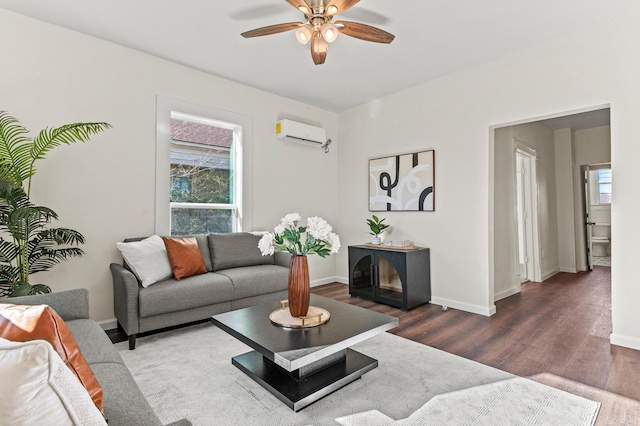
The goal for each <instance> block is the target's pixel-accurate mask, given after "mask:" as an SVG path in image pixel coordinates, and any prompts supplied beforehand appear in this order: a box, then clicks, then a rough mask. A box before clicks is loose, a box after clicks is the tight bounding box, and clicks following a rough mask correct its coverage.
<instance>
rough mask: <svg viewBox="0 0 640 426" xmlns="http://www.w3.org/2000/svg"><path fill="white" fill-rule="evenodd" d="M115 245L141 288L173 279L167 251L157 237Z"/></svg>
mask: <svg viewBox="0 0 640 426" xmlns="http://www.w3.org/2000/svg"><path fill="white" fill-rule="evenodd" d="M116 245H117V246H118V250H120V253H122V257H123V258H124V260H125V261H126V262H127V264H129V267H130V268H131V271H133V273H134V274H135V276H136V277H138V279H139V280H140V282H141V283H142V287H149V286H150V285H151V284H155V283H157V282H158V281H162V280H166V279H169V278H171V277H173V271H172V270H171V264H170V263H169V258H168V257H167V249H166V247H165V246H164V241H162V238H160V237H159V236H157V235H152V236H151V237H149V238H145V239H144V240H142V241H134V242H131V243H117V244H116Z"/></svg>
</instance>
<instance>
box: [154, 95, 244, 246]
mask: <svg viewBox="0 0 640 426" xmlns="http://www.w3.org/2000/svg"><path fill="white" fill-rule="evenodd" d="M156 125H157V129H156V182H155V185H156V191H155V193H156V197H155V205H156V208H155V220H156V222H155V232H156V234H158V235H191V234H201V233H210V232H236V231H242V230H243V229H245V230H246V229H252V220H251V219H252V217H251V213H252V208H251V205H252V200H251V197H250V195H251V193H252V189H251V182H252V176H251V174H252V170H251V167H250V165H251V161H252V159H251V155H252V147H251V145H252V143H251V142H252V133H253V131H252V120H251V117H248V116H246V115H241V114H237V113H234V112H229V111H225V110H221V109H217V108H213V107H209V106H205V105H198V104H193V103H190V102H185V101H180V100H177V99H172V98H166V97H163V96H158V98H157V110H156Z"/></svg>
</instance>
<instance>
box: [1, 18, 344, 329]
mask: <svg viewBox="0 0 640 426" xmlns="http://www.w3.org/2000/svg"><path fill="white" fill-rule="evenodd" d="M0 39H1V40H3V41H4V42H3V58H4V60H3V63H2V66H1V67H0V82H1V83H0V109H2V110H6V111H9V113H10V114H12V115H14V116H15V117H17V118H18V119H19V120H20V121H21V122H22V123H23V124H24V125H25V126H26V127H27V128H28V129H30V130H31V131H32V135H33V136H35V134H34V133H35V132H36V131H38V130H40V129H41V128H44V127H45V126H56V125H61V124H66V123H72V122H77V121H106V122H109V123H111V124H112V125H113V127H114V128H113V129H111V130H109V131H107V132H105V133H104V134H101V135H99V136H96V137H94V138H92V140H91V141H90V142H89V143H87V144H78V145H74V146H64V147H60V148H57V149H55V150H54V151H52V152H51V153H50V154H49V155H48V156H47V158H46V159H45V160H44V161H42V162H40V164H39V169H38V173H37V174H36V176H35V177H34V181H33V183H34V188H33V190H32V198H33V200H34V201H35V202H36V203H38V204H42V205H46V206H48V207H51V208H53V209H54V210H55V211H56V212H57V213H58V214H59V215H60V219H61V220H60V222H59V225H60V226H67V227H71V228H73V229H77V230H78V231H80V232H82V233H83V234H84V235H85V237H86V240H87V242H86V244H84V246H83V249H84V250H85V251H86V256H84V257H83V258H81V259H74V260H72V261H70V262H67V263H66V264H64V265H60V266H57V267H56V268H54V269H53V270H52V271H51V272H49V273H48V275H43V274H38V275H35V276H34V277H33V278H32V279H34V280H36V281H35V282H44V283H47V284H49V285H50V286H51V287H52V288H53V290H54V291H60V290H65V289H71V288H77V287H86V288H88V289H89V291H90V295H91V296H90V299H91V316H92V318H94V319H96V320H110V319H112V318H113V316H114V315H113V302H112V284H111V273H110V271H109V263H111V262H120V261H121V260H120V256H119V253H118V252H117V250H116V247H115V243H116V242H117V241H121V240H122V239H123V238H125V237H132V236H144V235H151V234H153V232H154V206H155V204H154V197H155V195H154V193H155V192H154V191H155V141H156V96H157V95H163V96H167V97H172V98H176V99H181V100H185V101H189V102H194V103H198V104H203V105H208V106H213V107H216V108H219V109H224V110H227V111H233V112H237V113H240V114H244V115H248V116H251V117H252V119H253V131H254V134H253V145H254V146H253V212H252V213H253V226H254V228H255V229H273V226H275V225H276V224H277V223H278V221H279V219H280V217H282V216H283V215H284V214H286V213H290V212H293V211H298V212H299V213H300V214H301V215H302V216H303V218H306V217H307V216H313V215H319V216H322V217H324V218H325V219H327V220H328V221H329V223H331V224H332V225H334V228H336V231H337V232H338V233H339V232H340V229H339V227H337V226H335V225H336V224H337V223H336V222H337V215H336V192H335V191H336V187H337V175H338V174H337V150H336V149H335V148H336V147H337V146H338V145H339V142H338V141H337V138H336V135H337V117H336V114H335V113H333V112H328V111H324V110H321V109H318V108H314V107H310V106H308V105H304V104H302V103H299V102H294V101H292V100H289V99H285V98H282V97H278V96H275V95H272V94H269V93H266V92H263V91H260V90H256V89H254V88H251V87H248V86H243V85H240V84H237V83H233V82H231V81H228V80H224V79H221V78H217V77H214V76H211V75H208V74H205V73H202V72H199V71H195V70H193V69H189V68H186V67H183V66H180V65H177V64H175V63H171V62H168V61H165V60H161V59H158V58H156V57H153V56H149V55H146V54H142V53H140V52H137V51H134V50H131V49H127V48H124V47H121V46H119V45H115V44H111V43H107V42H104V41H101V40H98V39H94V38H92V37H88V36H85V35H82V34H80V33H76V32H72V31H68V30H65V29H62V28H59V27H55V26H52V25H49V24H45V23H42V22H39V21H36V20H32V19H29V18H26V17H23V16H21V15H17V14H13V13H11V12H7V11H5V10H2V9H0ZM208 54H215V53H212V52H209V53H208ZM283 117H286V118H295V119H298V120H302V121H305V122H307V123H309V124H315V125H322V126H323V127H325V128H326V129H327V132H328V137H330V138H331V139H333V140H334V142H335V143H334V144H333V145H331V151H330V153H329V154H325V153H324V151H323V150H321V149H319V148H315V149H314V148H310V147H306V146H302V145H296V144H290V143H285V142H282V141H279V140H277V139H276V138H275V130H274V128H275V123H276V121H277V120H279V119H280V118H283ZM318 175H320V177H319V176H318ZM310 271H311V280H312V281H314V280H315V281H321V282H326V281H333V278H334V276H335V260H334V259H333V258H328V259H326V260H323V259H320V258H318V257H317V256H315V257H313V258H312V259H311V261H310Z"/></svg>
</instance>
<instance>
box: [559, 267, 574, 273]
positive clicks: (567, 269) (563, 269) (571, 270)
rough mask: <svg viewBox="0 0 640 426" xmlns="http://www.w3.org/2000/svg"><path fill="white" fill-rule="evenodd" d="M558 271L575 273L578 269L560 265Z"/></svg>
mask: <svg viewBox="0 0 640 426" xmlns="http://www.w3.org/2000/svg"><path fill="white" fill-rule="evenodd" d="M560 272H568V273H570V274H577V273H578V270H577V269H576V268H565V267H560Z"/></svg>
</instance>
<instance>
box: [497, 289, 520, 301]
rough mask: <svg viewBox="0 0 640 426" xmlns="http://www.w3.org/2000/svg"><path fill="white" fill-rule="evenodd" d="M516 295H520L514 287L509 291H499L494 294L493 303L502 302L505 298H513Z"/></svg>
mask: <svg viewBox="0 0 640 426" xmlns="http://www.w3.org/2000/svg"><path fill="white" fill-rule="evenodd" d="M518 293H520V290H519V289H517V288H515V287H511V288H510V289H507V290H504V291H501V292H500V293H498V294H495V295H494V296H493V301H494V302H497V301H498V300H502V299H504V298H506V297H509V296H513V295H514V294H518Z"/></svg>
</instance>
